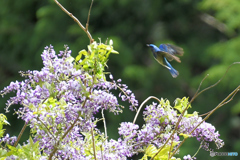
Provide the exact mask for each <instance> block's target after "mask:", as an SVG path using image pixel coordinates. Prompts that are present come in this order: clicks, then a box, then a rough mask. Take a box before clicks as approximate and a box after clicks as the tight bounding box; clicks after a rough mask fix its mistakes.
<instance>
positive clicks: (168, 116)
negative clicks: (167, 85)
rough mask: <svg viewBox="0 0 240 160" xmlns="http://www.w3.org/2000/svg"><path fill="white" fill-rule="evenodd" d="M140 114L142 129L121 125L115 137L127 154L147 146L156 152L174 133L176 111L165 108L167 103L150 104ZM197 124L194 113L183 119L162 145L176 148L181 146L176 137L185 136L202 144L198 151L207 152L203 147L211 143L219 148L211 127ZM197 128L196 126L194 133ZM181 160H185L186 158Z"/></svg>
mask: <svg viewBox="0 0 240 160" xmlns="http://www.w3.org/2000/svg"><path fill="white" fill-rule="evenodd" d="M143 114H144V115H143V116H144V120H145V125H143V126H142V128H139V126H138V125H136V124H133V123H126V122H123V123H121V126H120V128H119V134H120V135H121V136H122V139H121V141H122V142H121V143H122V144H127V147H128V150H129V151H131V153H139V152H142V151H143V150H144V147H145V148H146V147H147V146H149V145H150V144H153V145H154V146H156V147H157V148H160V147H162V146H163V145H164V144H165V142H166V141H167V140H168V139H169V138H170V136H171V135H172V133H173V132H174V129H175V126H176V124H177V122H178V119H179V114H178V113H177V111H176V110H174V109H173V108H172V107H171V106H170V105H169V102H168V101H164V100H163V99H161V101H160V104H157V103H153V104H152V105H149V106H146V108H145V111H144V112H143ZM201 122H202V118H201V117H198V115H197V113H196V112H195V113H194V114H193V115H192V116H186V117H185V116H184V117H183V119H182V120H181V121H180V123H179V125H178V129H177V131H176V132H175V133H174V134H173V136H172V138H171V140H170V141H168V143H167V144H166V145H171V143H173V142H176V144H178V145H179V144H180V142H181V140H180V136H181V135H182V134H185V135H188V137H196V138H197V140H198V141H201V142H202V144H205V146H202V147H203V148H204V149H206V150H207V149H208V150H209V148H208V145H206V144H208V143H209V142H212V141H213V142H215V144H216V146H217V148H218V149H219V148H221V147H223V145H224V142H223V141H222V140H221V139H219V136H220V135H219V133H218V132H216V131H215V127H214V126H212V125H211V124H209V123H207V122H205V121H203V123H201ZM200 123H201V124H200ZM198 124H200V126H198V127H197V128H196V130H194V128H195V127H196V126H197V125H198ZM193 130H194V131H193ZM192 131H193V132H192ZM191 132H192V133H191ZM178 145H175V146H174V147H173V149H176V148H177V147H178ZM185 159H189V155H188V156H186V157H185Z"/></svg>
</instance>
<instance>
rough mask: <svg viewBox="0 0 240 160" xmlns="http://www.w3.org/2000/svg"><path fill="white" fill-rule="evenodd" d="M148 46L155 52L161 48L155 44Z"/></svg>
mask: <svg viewBox="0 0 240 160" xmlns="http://www.w3.org/2000/svg"><path fill="white" fill-rule="evenodd" d="M147 46H148V47H150V49H151V50H152V51H153V52H157V51H159V48H158V47H157V46H155V45H154V44H147Z"/></svg>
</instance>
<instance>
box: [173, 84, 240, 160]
mask: <svg viewBox="0 0 240 160" xmlns="http://www.w3.org/2000/svg"><path fill="white" fill-rule="evenodd" d="M239 90H240V85H239V86H238V87H237V88H236V89H235V90H234V91H232V92H231V93H230V94H229V95H228V96H227V97H226V98H225V99H224V100H223V101H222V102H221V103H219V104H218V105H217V106H216V107H215V108H214V109H213V110H212V111H210V113H209V114H208V115H207V116H206V117H205V118H204V119H203V120H202V121H201V122H200V123H199V124H198V125H197V126H196V127H195V128H194V129H193V130H192V131H191V132H190V133H189V135H191V134H192V133H193V132H194V131H195V130H196V129H197V127H199V126H200V125H201V124H202V123H203V122H204V121H206V120H207V119H208V118H209V117H210V116H211V115H212V114H213V112H215V111H216V110H217V109H219V108H220V107H222V106H223V105H225V104H227V103H229V102H230V101H231V100H233V97H234V96H235V95H236V93H237V92H239ZM228 99H229V100H228ZM186 140H187V138H185V139H183V140H182V142H181V143H180V144H179V146H178V147H177V148H176V149H175V151H174V152H173V153H172V155H171V157H172V156H173V155H174V154H175V153H176V152H177V150H178V149H179V148H180V146H181V145H182V144H183V143H184V142H185V141H186Z"/></svg>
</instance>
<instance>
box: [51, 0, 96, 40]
mask: <svg viewBox="0 0 240 160" xmlns="http://www.w3.org/2000/svg"><path fill="white" fill-rule="evenodd" d="M54 2H55V3H56V4H57V5H58V6H59V7H60V8H61V9H62V10H63V11H64V12H65V13H66V14H67V15H69V16H70V17H71V18H72V19H73V20H74V21H75V22H76V23H77V24H78V25H79V26H80V27H81V28H82V30H83V31H84V32H85V33H86V34H87V36H88V38H89V40H90V44H91V43H93V41H94V39H93V38H92V36H91V34H90V32H89V31H88V29H87V28H85V27H84V26H83V25H82V23H81V22H80V21H79V20H78V19H77V18H76V17H75V16H74V15H73V14H72V13H70V12H69V11H68V10H67V9H65V8H64V7H63V6H62V5H61V4H60V3H59V2H58V1H57V0H54ZM92 3H93V2H92ZM91 6H92V5H91Z"/></svg>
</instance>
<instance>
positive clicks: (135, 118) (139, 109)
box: [133, 96, 160, 124]
mask: <svg viewBox="0 0 240 160" xmlns="http://www.w3.org/2000/svg"><path fill="white" fill-rule="evenodd" d="M151 98H153V99H156V100H157V101H159V103H160V100H159V99H158V98H157V97H154V96H150V97H148V98H147V99H145V101H143V102H142V104H141V106H140V107H139V108H138V111H137V114H136V115H135V117H134V120H133V124H135V122H136V120H137V117H138V115H139V113H140V111H141V109H142V107H143V105H144V104H145V103H146V102H147V101H149V100H150V99H151Z"/></svg>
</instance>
